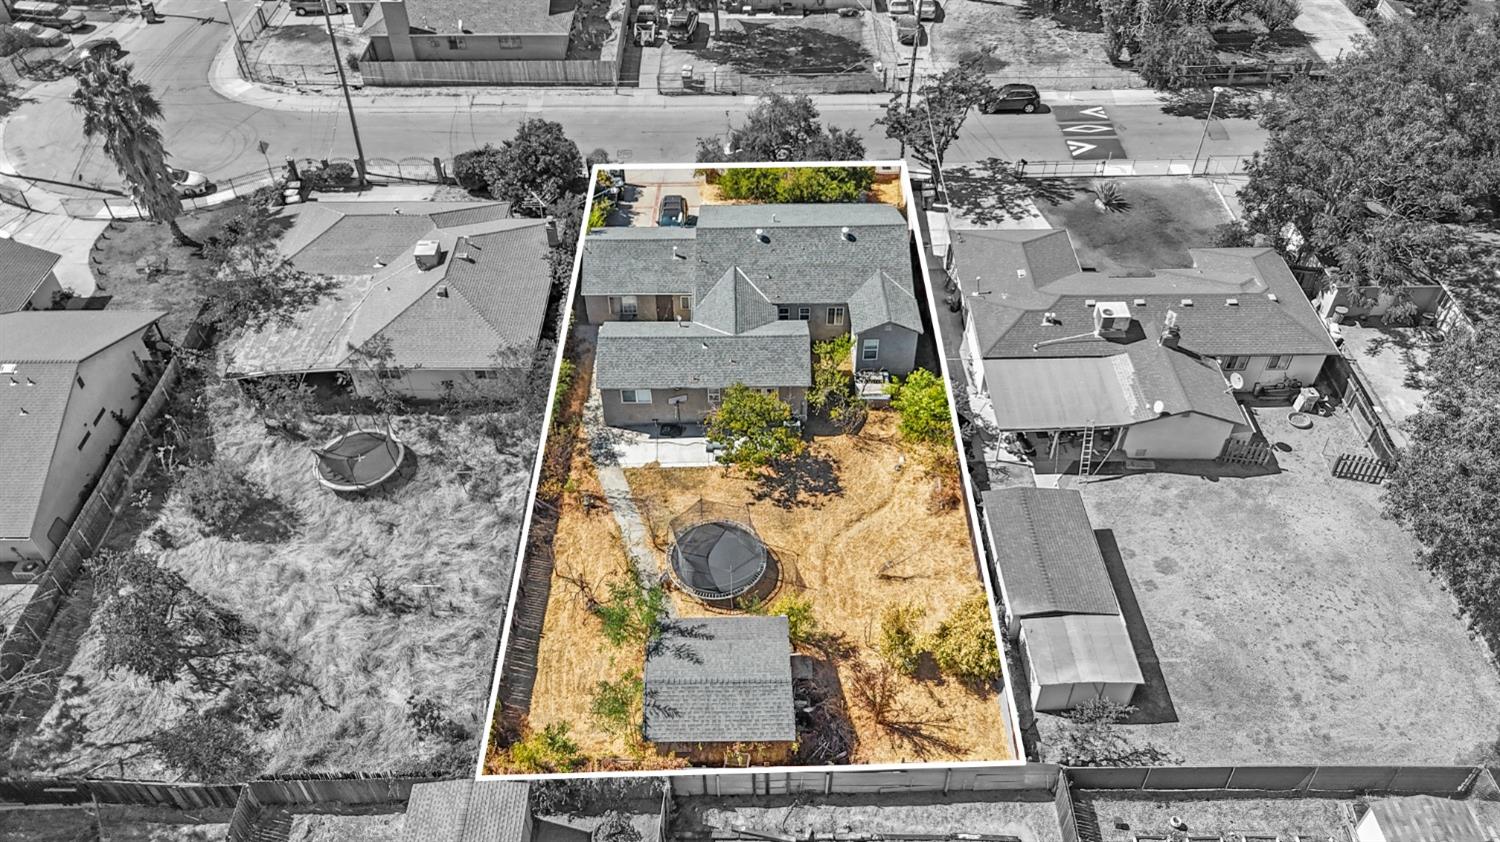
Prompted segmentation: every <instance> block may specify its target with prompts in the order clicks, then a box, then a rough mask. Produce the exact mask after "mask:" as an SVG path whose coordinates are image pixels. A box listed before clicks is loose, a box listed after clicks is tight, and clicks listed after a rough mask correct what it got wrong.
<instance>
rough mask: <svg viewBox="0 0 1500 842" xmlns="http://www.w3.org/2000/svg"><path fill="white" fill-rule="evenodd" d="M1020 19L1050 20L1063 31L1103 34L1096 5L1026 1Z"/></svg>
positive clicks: (1053, 1) (1100, 17)
mask: <svg viewBox="0 0 1500 842" xmlns="http://www.w3.org/2000/svg"><path fill="white" fill-rule="evenodd" d="M1020 11H1021V17H1023V18H1025V19H1026V20H1050V21H1052V22H1053V23H1055V24H1057V25H1058V26H1060V27H1062V28H1063V29H1070V30H1072V31H1074V32H1103V31H1104V18H1103V16H1102V15H1100V13H1099V6H1098V4H1097V3H1087V2H1083V3H1080V2H1071V3H1070V2H1067V0H1026V5H1024V6H1022V7H1021V10H1020Z"/></svg>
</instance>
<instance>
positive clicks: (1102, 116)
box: [1052, 105, 1125, 161]
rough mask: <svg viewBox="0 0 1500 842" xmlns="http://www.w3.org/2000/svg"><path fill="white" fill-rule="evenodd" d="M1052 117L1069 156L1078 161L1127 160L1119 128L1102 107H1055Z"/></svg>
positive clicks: (1053, 107)
mask: <svg viewBox="0 0 1500 842" xmlns="http://www.w3.org/2000/svg"><path fill="white" fill-rule="evenodd" d="M1052 116H1053V118H1054V119H1056V120H1057V125H1058V128H1059V130H1061V131H1062V135H1063V143H1064V144H1066V145H1067V147H1068V155H1069V156H1070V157H1072V159H1073V160H1075V161H1107V160H1113V159H1116V158H1124V157H1125V147H1124V146H1123V145H1121V143H1120V138H1119V129H1117V128H1115V124H1114V123H1113V122H1112V121H1111V120H1110V118H1109V111H1108V110H1106V109H1105V107H1104V106H1102V105H1054V106H1052Z"/></svg>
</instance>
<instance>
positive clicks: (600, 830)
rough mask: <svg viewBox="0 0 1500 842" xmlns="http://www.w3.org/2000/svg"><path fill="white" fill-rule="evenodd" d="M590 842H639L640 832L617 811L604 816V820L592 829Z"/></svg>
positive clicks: (611, 811)
mask: <svg viewBox="0 0 1500 842" xmlns="http://www.w3.org/2000/svg"><path fill="white" fill-rule="evenodd" d="M590 842H641V832H640V831H639V830H636V829H635V825H633V824H631V823H630V819H627V818H625V814H624V813H621V812H620V811H619V810H610V811H609V812H607V813H605V814H604V820H603V821H601V822H599V826H598V827H596V828H594V832H593V834H592V836H591V837H590Z"/></svg>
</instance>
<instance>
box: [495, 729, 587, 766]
mask: <svg viewBox="0 0 1500 842" xmlns="http://www.w3.org/2000/svg"><path fill="white" fill-rule="evenodd" d="M568 731H569V728H568V723H566V722H554V723H552V724H551V725H548V726H547V727H546V728H543V729H542V730H540V731H533V732H532V733H530V734H528V735H526V737H525V739H522V740H521V741H519V742H517V743H515V744H513V745H512V746H511V747H510V762H511V765H513V766H515V767H516V768H517V769H518V770H520V771H522V772H533V773H537V772H570V771H572V770H573V769H574V768H575V767H577V766H578V765H579V764H580V763H582V762H583V755H582V754H580V753H579V750H578V744H577V743H575V742H573V738H572V737H570V736H568Z"/></svg>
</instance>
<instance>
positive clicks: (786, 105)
mask: <svg viewBox="0 0 1500 842" xmlns="http://www.w3.org/2000/svg"><path fill="white" fill-rule="evenodd" d="M818 116H819V115H818V109H817V107H816V106H814V105H813V101H812V100H811V99H810V98H809V97H808V96H807V95H805V94H796V95H794V96H783V95H781V94H770V95H769V96H763V97H761V98H760V99H759V100H758V101H757V102H756V104H755V108H753V109H751V110H750V113H749V114H747V115H745V122H744V124H743V125H741V126H739V127H738V128H730V129H729V136H728V137H727V138H725V137H700V138H698V155H697V160H699V161H703V162H711V163H720V162H726V161H746V162H755V161H861V160H864V158H865V145H864V142H863V141H861V140H860V138H859V135H857V134H855V133H854V132H853V131H852V130H848V129H838V128H832V127H828V128H825V127H824V126H823V124H822V123H820V122H819V121H818Z"/></svg>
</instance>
